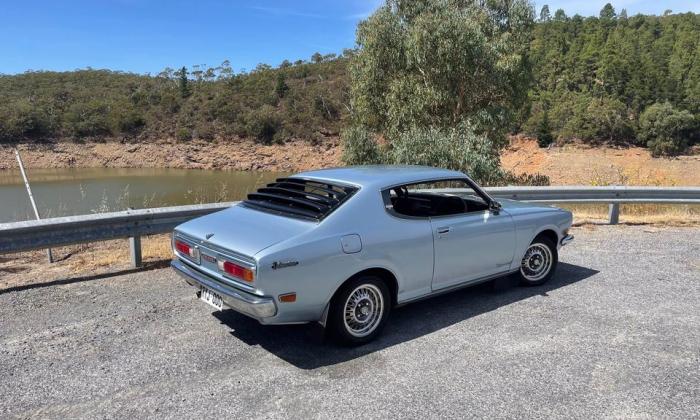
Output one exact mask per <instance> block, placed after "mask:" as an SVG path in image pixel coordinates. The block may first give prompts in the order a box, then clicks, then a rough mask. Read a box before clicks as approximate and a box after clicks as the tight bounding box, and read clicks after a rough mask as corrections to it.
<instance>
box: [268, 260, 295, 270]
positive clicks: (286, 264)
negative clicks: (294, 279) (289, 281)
mask: <svg viewBox="0 0 700 420" xmlns="http://www.w3.org/2000/svg"><path fill="white" fill-rule="evenodd" d="M295 265H299V261H275V262H273V263H272V269H273V270H277V269H278V268H284V267H294V266H295Z"/></svg>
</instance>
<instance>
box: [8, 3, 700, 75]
mask: <svg viewBox="0 0 700 420" xmlns="http://www.w3.org/2000/svg"><path fill="white" fill-rule="evenodd" d="M605 2H606V1H591V0H574V1H537V2H535V8H536V10H537V12H538V13H539V9H540V7H541V6H542V4H545V3H547V4H549V5H550V9H551V11H552V13H554V10H556V9H557V8H563V9H564V10H565V11H566V12H567V14H569V15H573V14H574V13H580V14H582V15H591V14H597V13H598V11H599V10H600V9H601V8H602V7H603V5H604V4H605ZM2 3H3V4H1V5H0V39H1V40H2V42H0V73H5V74H13V73H19V72H23V71H25V70H29V69H33V70H73V69H76V68H85V67H88V66H91V67H93V68H109V69H113V70H124V71H131V72H138V73H146V72H150V73H157V72H159V71H160V70H162V69H163V68H165V67H167V66H169V67H179V66H182V65H186V66H188V67H189V66H192V65H194V64H206V65H209V66H216V65H218V64H220V63H221V62H222V61H224V60H225V59H229V60H230V61H231V65H232V66H233V68H234V70H236V71H240V70H241V69H247V70H250V69H252V68H254V67H255V65H256V64H257V63H261V62H263V63H268V64H272V65H277V64H279V63H280V62H281V61H282V60H284V59H290V60H292V61H293V60H296V59H299V58H303V59H308V58H309V57H310V56H311V54H313V53H314V52H316V51H319V52H321V53H324V54H325V53H330V52H335V53H338V52H340V51H342V49H343V48H348V47H352V46H353V45H354V40H355V27H356V25H357V22H358V21H359V20H361V19H363V18H364V17H366V16H368V15H369V14H370V13H371V12H372V11H373V10H375V9H376V8H377V7H378V6H379V5H380V4H381V3H382V0H307V1H293V0H287V1H284V0H259V1H252V0H251V1H241V0H230V1H224V0H221V1H214V0H195V1H182V0H170V1H162V0H63V1H57V0H51V1H49V0H19V1H14V0H3V2H2ZM613 5H614V6H615V8H616V9H617V10H618V11H619V10H620V9H622V8H623V7H624V8H627V10H628V13H629V14H630V15H632V14H635V13H657V14H659V13H663V11H664V10H665V9H672V10H673V11H675V12H680V11H695V12H700V1H698V0H692V1H691V0H670V1H649V0H621V1H617V2H613Z"/></svg>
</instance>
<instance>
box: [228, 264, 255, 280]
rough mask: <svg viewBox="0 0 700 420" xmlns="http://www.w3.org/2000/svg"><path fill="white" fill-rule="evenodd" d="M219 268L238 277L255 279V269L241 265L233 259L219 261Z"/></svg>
mask: <svg viewBox="0 0 700 420" xmlns="http://www.w3.org/2000/svg"><path fill="white" fill-rule="evenodd" d="M219 268H220V269H221V270H222V271H223V272H224V273H226V274H228V275H229V276H231V277H236V278H238V279H241V280H243V281H247V282H252V281H253V277H254V275H253V270H250V269H248V268H245V267H241V266H240V265H238V264H235V263H232V262H231V261H219Z"/></svg>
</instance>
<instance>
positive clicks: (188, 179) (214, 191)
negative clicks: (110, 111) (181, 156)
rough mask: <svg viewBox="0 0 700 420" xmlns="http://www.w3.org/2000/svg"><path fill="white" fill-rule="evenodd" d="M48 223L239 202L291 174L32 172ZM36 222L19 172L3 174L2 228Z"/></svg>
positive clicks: (110, 170)
mask: <svg viewBox="0 0 700 420" xmlns="http://www.w3.org/2000/svg"><path fill="white" fill-rule="evenodd" d="M27 175H28V177H29V181H30V183H31V186H32V193H33V194H34V198H35V200H36V202H37V206H38V207H39V213H40V214H41V217H42V218H47V217H58V216H69V215H75V214H89V213H98V212H107V211H117V210H125V209H126V208H129V207H131V208H147V207H162V206H174V205H181V204H195V203H211V202H216V201H233V200H240V199H242V198H245V196H246V194H247V193H248V192H251V191H252V190H254V189H255V188H256V187H257V186H260V185H262V184H265V183H267V182H271V181H273V180H274V179H275V178H277V177H280V176H285V175H288V174H285V173H277V172H250V171H248V172H242V171H204V170H189V169H116V168H77V169H76V168H66V169H29V170H28V173H27ZM28 219H34V213H33V210H32V207H31V203H30V202H29V198H28V196H27V192H26V190H25V188H24V183H23V182H22V177H21V175H20V173H19V170H0V223H4V222H11V221H18V220H28Z"/></svg>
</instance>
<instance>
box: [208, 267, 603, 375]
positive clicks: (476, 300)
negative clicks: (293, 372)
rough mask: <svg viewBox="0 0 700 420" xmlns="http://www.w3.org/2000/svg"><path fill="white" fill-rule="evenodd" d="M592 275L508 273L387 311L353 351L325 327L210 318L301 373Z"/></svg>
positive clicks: (575, 271)
mask: <svg viewBox="0 0 700 420" xmlns="http://www.w3.org/2000/svg"><path fill="white" fill-rule="evenodd" d="M597 273H598V271H596V270H593V269H590V268H585V267H580V266H577V265H572V264H567V263H561V262H560V263H559V265H558V267H557V272H556V274H555V275H554V277H552V278H551V279H550V280H549V281H548V282H547V283H545V284H543V285H541V286H536V287H517V279H516V278H515V276H512V275H511V276H506V277H501V278H498V279H496V280H492V281H489V282H486V283H482V284H479V285H476V286H473V287H466V288H464V289H460V290H456V291H454V292H451V293H447V294H444V295H440V296H436V297H434V298H430V299H426V300H423V301H420V302H416V303H411V304H409V305H406V306H403V307H400V308H396V309H395V310H393V311H392V313H391V315H390V317H389V321H388V322H387V325H386V327H385V328H384V331H383V332H382V334H380V336H379V337H377V339H376V340H374V341H372V342H370V343H367V344H365V345H362V346H360V347H354V348H351V347H341V346H338V345H336V344H334V343H332V342H330V341H328V340H325V334H324V329H323V327H322V326H321V325H319V324H317V323H309V324H303V325H268V326H265V325H261V324H259V323H258V322H257V321H255V320H253V319H251V318H248V317H247V316H245V315H241V314H239V313H237V312H235V311H233V310H225V311H222V312H215V313H214V316H215V317H217V318H218V319H219V320H220V321H221V322H222V323H223V324H225V325H227V326H229V327H230V328H231V334H232V335H233V336H234V337H236V338H238V339H240V340H242V341H243V342H244V343H246V344H248V345H251V346H253V345H258V346H260V347H262V348H264V349H266V350H267V351H269V352H271V353H273V354H274V355H276V356H277V357H279V358H281V359H282V360H285V361H287V362H289V363H291V364H292V365H294V366H296V367H298V368H300V369H316V368H319V367H323V366H330V365H334V364H337V363H343V362H346V361H349V360H352V359H355V358H358V357H362V356H365V355H367V354H370V353H373V352H376V351H378V350H382V349H385V348H387V347H391V346H393V345H396V344H400V343H403V342H406V341H410V340H413V339H415V338H418V337H421V336H423V335H426V334H430V333H432V332H435V331H438V330H441V329H443V328H446V327H448V326H450V325H453V324H456V323H458V322H461V321H464V320H466V319H469V318H471V317H474V316H477V315H480V314H483V313H486V312H490V311H493V310H495V309H498V308H500V307H502V306H506V305H509V304H511V303H514V302H518V301H520V300H524V299H527V298H529V297H532V296H536V295H545V296H546V294H547V293H548V292H550V291H552V290H556V289H558V288H560V287H565V286H568V285H570V284H573V283H576V282H579V281H581V280H585V279H587V278H589V277H591V276H593V275H595V274H597Z"/></svg>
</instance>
